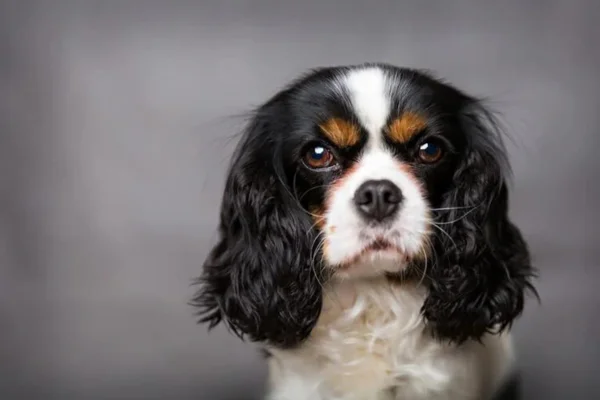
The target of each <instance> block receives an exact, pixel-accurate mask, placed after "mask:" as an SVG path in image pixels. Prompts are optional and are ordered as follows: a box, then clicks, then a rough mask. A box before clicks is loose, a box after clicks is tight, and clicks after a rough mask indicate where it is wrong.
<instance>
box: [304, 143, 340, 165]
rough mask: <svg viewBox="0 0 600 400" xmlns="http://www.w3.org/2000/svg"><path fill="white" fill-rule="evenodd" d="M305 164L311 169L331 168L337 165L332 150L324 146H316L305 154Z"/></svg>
mask: <svg viewBox="0 0 600 400" xmlns="http://www.w3.org/2000/svg"><path fill="white" fill-rule="evenodd" d="M303 160H304V163H305V164H306V166H307V167H309V168H311V169H323V168H329V167H332V166H334V165H335V164H336V160H335V157H334V156H333V153H332V152H331V150H329V149H328V148H327V147H325V146H323V145H314V146H311V147H309V148H308V150H307V151H306V153H305V154H304V159H303Z"/></svg>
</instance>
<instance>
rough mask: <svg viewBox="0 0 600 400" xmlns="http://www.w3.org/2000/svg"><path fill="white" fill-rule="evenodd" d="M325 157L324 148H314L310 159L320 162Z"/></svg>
mask: <svg viewBox="0 0 600 400" xmlns="http://www.w3.org/2000/svg"><path fill="white" fill-rule="evenodd" d="M324 156H325V148H323V147H315V148H314V149H313V151H312V154H311V157H312V158H314V159H315V160H320V159H321V158H323V157H324Z"/></svg>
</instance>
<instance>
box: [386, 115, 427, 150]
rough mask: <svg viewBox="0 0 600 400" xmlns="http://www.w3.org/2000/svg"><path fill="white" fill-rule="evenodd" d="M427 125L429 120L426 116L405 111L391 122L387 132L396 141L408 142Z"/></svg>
mask: <svg viewBox="0 0 600 400" xmlns="http://www.w3.org/2000/svg"><path fill="white" fill-rule="evenodd" d="M426 126H427V121H426V120H425V118H424V117H422V116H420V115H418V114H415V113H413V112H405V113H404V114H402V116H401V117H400V118H397V119H395V120H394V121H393V122H392V123H391V124H390V126H389V127H388V130H387V134H388V136H389V137H390V139H392V140H393V141H394V142H398V143H406V142H408V141H409V140H410V138H412V137H413V136H414V135H416V134H417V133H419V132H420V131H422V130H423V129H425V127H426Z"/></svg>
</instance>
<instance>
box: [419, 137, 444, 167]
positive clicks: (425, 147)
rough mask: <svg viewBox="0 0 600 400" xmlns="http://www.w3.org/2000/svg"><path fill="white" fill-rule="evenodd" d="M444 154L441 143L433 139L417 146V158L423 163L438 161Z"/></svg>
mask: <svg viewBox="0 0 600 400" xmlns="http://www.w3.org/2000/svg"><path fill="white" fill-rule="evenodd" d="M442 155H444V150H443V149H442V146H441V144H439V143H437V142H435V141H428V142H425V143H423V144H422V145H420V146H419V159H420V160H421V161H423V162H425V163H428V164H430V163H434V162H436V161H439V160H440V158H442Z"/></svg>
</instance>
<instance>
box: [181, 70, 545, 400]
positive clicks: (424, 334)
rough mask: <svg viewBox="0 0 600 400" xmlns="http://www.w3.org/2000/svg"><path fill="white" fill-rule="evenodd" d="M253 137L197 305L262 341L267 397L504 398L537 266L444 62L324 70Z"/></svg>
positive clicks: (488, 115) (257, 122)
mask: <svg viewBox="0 0 600 400" xmlns="http://www.w3.org/2000/svg"><path fill="white" fill-rule="evenodd" d="M242 133H243V136H242V138H241V140H240V141H239V143H238V146H237V149H236V151H235V153H234V155H233V158H232V162H231V165H230V168H229V172H228V176H227V180H226V183H225V190H224V195H223V200H222V205H221V210H220V226H219V234H220V237H219V240H218V243H217V244H216V245H215V246H214V248H212V250H211V252H210V254H209V255H208V257H207V259H206V261H205V263H204V265H203V272H202V275H201V276H200V277H199V278H197V279H196V283H197V284H198V285H200V286H199V287H198V289H197V292H196V293H195V294H194V296H193V300H192V301H191V302H190V303H191V304H192V305H193V306H194V307H196V310H197V313H198V315H199V318H200V321H201V322H202V323H206V324H208V326H209V327H210V328H212V327H214V326H216V325H218V324H220V323H223V324H224V325H226V326H227V327H228V329H229V330H230V331H231V332H233V333H235V334H236V335H238V336H239V337H240V338H242V339H244V340H249V341H251V342H255V343H258V344H259V345H260V347H261V348H262V349H264V352H265V354H266V355H267V362H268V365H269V385H268V393H267V398H268V399H269V400H396V399H398V400H399V399H410V400H421V399H423V400H425V399H427V400H441V399H461V400H479V399H491V398H493V396H494V395H496V394H497V393H498V392H499V391H500V390H501V389H502V387H503V386H504V385H505V384H506V382H508V380H509V378H510V377H511V376H512V374H513V373H514V372H515V371H516V367H515V365H516V363H515V359H516V358H515V354H514V350H513V345H512V342H511V333H510V331H511V327H512V324H513V322H514V321H515V319H517V318H518V317H519V316H520V314H521V313H522V311H523V308H524V303H525V300H526V298H527V294H528V293H535V288H534V285H533V283H532V282H533V280H534V278H535V276H536V274H535V269H534V267H533V266H532V263H531V257H530V252H529V249H528V246H527V243H526V241H525V239H524V237H523V235H522V233H521V232H520V230H519V228H518V227H517V226H516V225H515V224H513V222H511V220H510V219H509V215H508V201H509V189H508V182H509V178H510V175H511V172H510V164H509V160H508V156H507V152H506V148H505V146H504V140H503V136H504V133H505V130H504V129H502V128H501V125H500V124H499V122H498V119H497V118H496V117H495V114H494V113H493V112H492V111H491V110H490V109H489V108H488V107H487V106H486V105H485V104H484V101H483V100H481V99H477V98H475V97H474V96H471V95H469V94H466V93H464V92H463V91H461V90H459V89H458V88H456V87H454V86H452V85H451V84H449V83H447V82H445V81H443V80H442V79H440V78H438V77H436V76H434V75H433V74H432V73H430V72H428V71H422V70H418V69H411V68H403V67H398V66H394V65H390V64H383V63H367V64H361V65H347V66H333V67H324V68H317V69H314V70H311V71H309V72H308V73H306V74H305V75H303V76H301V77H299V78H297V79H296V80H295V81H293V82H291V83H290V84H288V86H286V87H284V88H282V89H281V90H280V91H279V92H278V93H276V94H274V95H273V97H272V98H270V99H269V100H268V101H266V102H265V103H264V104H262V105H261V106H260V107H258V108H257V109H256V110H254V112H253V113H252V114H251V116H250V118H249V121H248V123H247V125H246V127H245V130H244V131H243V132H242ZM536 295H537V294H536Z"/></svg>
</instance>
